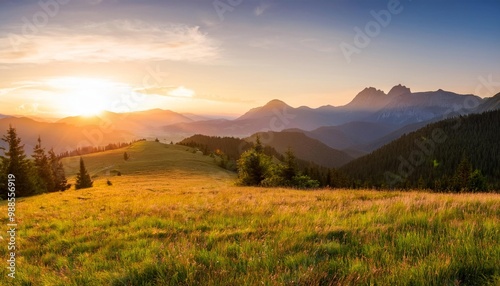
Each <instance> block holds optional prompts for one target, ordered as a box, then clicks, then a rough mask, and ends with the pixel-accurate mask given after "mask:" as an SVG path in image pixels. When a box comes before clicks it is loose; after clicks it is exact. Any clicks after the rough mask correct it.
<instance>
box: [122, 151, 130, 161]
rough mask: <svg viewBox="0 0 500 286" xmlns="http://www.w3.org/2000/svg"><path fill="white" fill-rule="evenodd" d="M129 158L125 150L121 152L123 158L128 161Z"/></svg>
mask: <svg viewBox="0 0 500 286" xmlns="http://www.w3.org/2000/svg"><path fill="white" fill-rule="evenodd" d="M129 158H130V157H129V155H128V154H127V152H125V153H123V160H125V161H128V159H129Z"/></svg>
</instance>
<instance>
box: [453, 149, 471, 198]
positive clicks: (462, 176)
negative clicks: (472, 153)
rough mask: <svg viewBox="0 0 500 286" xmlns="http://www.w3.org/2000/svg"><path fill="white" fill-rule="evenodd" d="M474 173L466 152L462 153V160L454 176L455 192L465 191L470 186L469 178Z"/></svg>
mask: <svg viewBox="0 0 500 286" xmlns="http://www.w3.org/2000/svg"><path fill="white" fill-rule="evenodd" d="M471 174H472V165H471V163H470V162H469V159H468V158H467V156H466V155H465V154H463V155H462V160H461V161H460V164H458V167H457V169H456V171H455V176H454V178H453V185H454V186H453V190H454V191H455V192H465V191H467V188H468V187H469V179H470V176H471Z"/></svg>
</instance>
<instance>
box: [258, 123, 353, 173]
mask: <svg viewBox="0 0 500 286" xmlns="http://www.w3.org/2000/svg"><path fill="white" fill-rule="evenodd" d="M257 135H259V136H260V138H261V140H262V143H263V144H264V145H266V146H271V147H273V148H274V149H276V151H278V152H280V153H282V154H284V153H285V152H286V151H287V149H288V147H290V148H292V150H293V153H294V154H295V156H296V157H297V158H300V159H302V160H305V161H309V162H313V163H315V164H318V165H320V166H323V167H329V168H332V167H335V168H336V167H340V166H342V165H344V164H346V163H347V162H349V161H351V160H353V158H352V157H351V156H350V155H347V154H346V153H344V152H342V151H339V150H335V149H333V148H330V147H328V146H327V145H325V144H324V143H322V142H320V141H318V140H316V139H312V138H309V137H307V136H306V135H305V134H303V133H300V132H284V131H282V132H271V131H269V132H261V133H256V134H254V135H252V136H251V137H250V138H249V139H250V140H252V141H254V140H255V138H256V136H257Z"/></svg>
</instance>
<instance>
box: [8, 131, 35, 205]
mask: <svg viewBox="0 0 500 286" xmlns="http://www.w3.org/2000/svg"><path fill="white" fill-rule="evenodd" d="M2 140H3V141H4V142H6V143H7V144H8V145H9V147H8V151H6V152H5V156H4V157H2V161H3V164H2V165H3V172H2V173H3V174H4V175H7V174H13V175H14V176H15V177H16V197H23V196H30V195H34V194H37V193H38V190H37V188H36V187H35V183H34V180H35V179H36V174H33V172H32V168H31V163H30V161H29V160H28V159H27V158H26V154H25V153H24V145H23V144H21V138H19V137H18V136H17V132H16V129H15V128H13V127H12V126H9V129H8V130H7V134H6V135H4V136H3V137H2ZM33 175H35V176H33ZM2 180H3V181H6V180H4V178H2ZM2 196H5V194H2Z"/></svg>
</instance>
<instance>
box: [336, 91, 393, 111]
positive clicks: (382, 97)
mask: <svg viewBox="0 0 500 286" xmlns="http://www.w3.org/2000/svg"><path fill="white" fill-rule="evenodd" d="M390 99H391V98H390V97H388V96H387V94H385V93H384V92H383V91H382V90H380V89H376V88H374V87H366V88H365V89H363V90H362V91H361V92H360V93H358V94H357V95H356V97H354V99H353V100H352V101H351V102H349V103H348V104H347V105H345V107H346V108H349V109H357V110H361V109H363V110H372V109H379V108H382V107H383V106H385V105H386V104H387V103H388V102H389V101H390Z"/></svg>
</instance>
